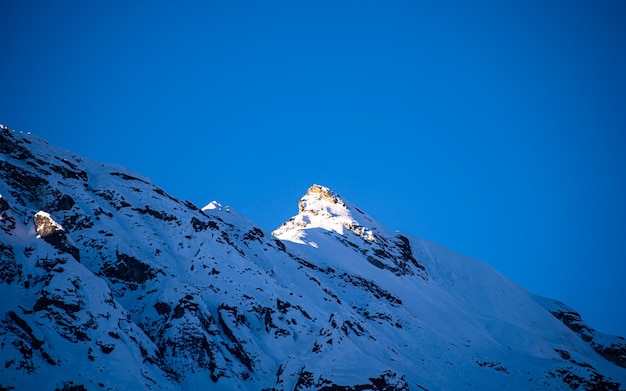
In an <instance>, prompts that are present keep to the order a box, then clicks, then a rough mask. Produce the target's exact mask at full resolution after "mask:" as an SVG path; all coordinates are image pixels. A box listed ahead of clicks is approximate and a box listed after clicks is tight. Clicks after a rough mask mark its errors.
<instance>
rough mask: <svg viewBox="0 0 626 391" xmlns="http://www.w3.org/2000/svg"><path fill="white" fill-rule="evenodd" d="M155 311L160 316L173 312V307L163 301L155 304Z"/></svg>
mask: <svg viewBox="0 0 626 391" xmlns="http://www.w3.org/2000/svg"><path fill="white" fill-rule="evenodd" d="M154 309H155V310H156V312H157V313H158V314H159V315H164V314H169V313H170V312H171V311H172V307H171V306H170V305H169V304H167V303H164V302H162V301H157V302H156V303H154Z"/></svg>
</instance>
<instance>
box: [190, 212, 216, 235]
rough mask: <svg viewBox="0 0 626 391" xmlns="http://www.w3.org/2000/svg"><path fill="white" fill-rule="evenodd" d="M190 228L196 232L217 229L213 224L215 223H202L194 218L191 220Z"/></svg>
mask: <svg viewBox="0 0 626 391" xmlns="http://www.w3.org/2000/svg"><path fill="white" fill-rule="evenodd" d="M191 226H192V227H193V229H194V230H195V231H196V232H200V231H204V230H206V229H207V228H210V229H218V228H219V226H218V225H217V223H215V221H210V220H209V221H202V220H200V219H198V218H197V217H195V216H194V217H192V218H191Z"/></svg>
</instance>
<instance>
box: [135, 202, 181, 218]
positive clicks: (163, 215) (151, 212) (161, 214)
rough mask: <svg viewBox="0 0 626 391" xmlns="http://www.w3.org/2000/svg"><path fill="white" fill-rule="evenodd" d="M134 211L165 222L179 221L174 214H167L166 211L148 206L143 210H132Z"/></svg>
mask: <svg viewBox="0 0 626 391" xmlns="http://www.w3.org/2000/svg"><path fill="white" fill-rule="evenodd" d="M132 209H133V210H134V211H135V212H138V213H141V214H143V215H149V216H152V217H154V218H157V219H159V220H163V221H176V220H177V218H176V216H174V215H173V214H170V213H167V212H165V211H157V210H154V209H152V208H151V207H150V205H146V207H145V208H143V209H141V208H132Z"/></svg>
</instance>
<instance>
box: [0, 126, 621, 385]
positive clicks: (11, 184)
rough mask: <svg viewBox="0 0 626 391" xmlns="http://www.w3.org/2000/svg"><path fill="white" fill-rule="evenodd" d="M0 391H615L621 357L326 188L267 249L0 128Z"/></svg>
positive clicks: (578, 324) (559, 308)
mask: <svg viewBox="0 0 626 391" xmlns="http://www.w3.org/2000/svg"><path fill="white" fill-rule="evenodd" d="M0 194H1V195H2V196H1V197H0V257H1V258H0V259H1V262H2V268H1V269H0V292H1V293H2V297H3V298H5V299H4V300H3V301H2V304H0V346H1V349H2V350H1V352H0V364H1V365H0V389H16V390H22V389H33V388H42V389H61V390H63V389H64V390H80V389H89V390H91V389H93V390H100V389H118V390H125V389H153V390H157V389H167V390H212V389H215V390H218V389H219V390H224V389H248V390H260V389H268V390H270V389H275V390H313V389H315V390H317V389H327V390H329V389H334V390H368V389H370V390H423V389H427V390H450V389H476V390H485V389H502V388H509V389H529V390H543V389H551V390H567V389H582V390H584V389H586V390H596V389H597V390H617V389H620V385H619V384H625V383H626V369H625V367H626V344H625V341H624V339H622V338H620V337H612V336H608V335H604V334H601V333H598V332H596V331H594V330H592V329H591V328H589V327H588V326H587V325H585V323H584V322H583V321H582V319H580V316H579V315H578V314H577V313H575V312H574V311H573V310H571V309H570V308H568V307H566V306H565V305H564V304H562V303H559V302H557V301H554V300H551V299H546V298H540V297H537V296H535V295H533V294H531V293H529V292H527V291H525V290H524V289H522V288H520V287H519V286H516V285H515V284H513V283H512V282H511V281H509V280H508V279H506V278H505V277H503V276H502V275H500V274H499V273H498V272H496V271H495V270H493V269H492V268H490V267H489V266H488V265H486V264H484V263H482V262H480V261H477V260H474V259H471V258H469V257H466V256H463V255H460V254H457V253H454V252H452V251H450V250H447V249H444V248H441V247H439V246H437V245H435V244H433V243H429V242H426V241H424V240H420V239H418V238H412V237H409V236H407V235H404V234H401V233H398V232H396V231H393V230H391V229H389V228H386V227H385V226H384V225H382V224H381V223H379V222H377V221H376V220H374V219H373V218H372V217H371V216H368V215H367V214H366V213H365V212H363V211H362V210H360V209H359V208H358V207H357V206H355V205H354V204H352V203H350V202H349V201H348V200H346V199H344V198H342V197H340V196H339V195H338V194H336V193H334V192H333V191H332V190H330V189H328V188H325V187H323V186H318V185H314V186H312V187H311V188H310V189H309V190H308V191H307V193H306V194H305V196H304V197H303V198H302V199H301V200H300V203H299V212H298V215H296V216H294V217H292V218H291V219H289V220H288V221H287V222H285V223H284V224H283V225H282V226H281V227H279V228H278V229H277V230H276V231H274V236H272V234H270V233H268V232H266V231H264V230H263V229H261V228H259V227H257V226H256V225H255V224H254V223H253V222H251V221H250V220H249V219H247V218H246V217H245V216H242V215H240V214H238V213H237V212H236V211H235V210H233V209H231V208H227V207H224V206H222V205H221V204H219V203H218V202H212V203H210V204H208V205H207V206H206V207H204V208H202V209H199V208H197V207H196V206H194V205H193V204H191V203H190V202H186V201H181V200H179V199H177V198H175V197H173V196H171V195H169V194H167V193H166V192H165V191H163V190H162V189H160V188H158V187H157V186H155V185H153V184H152V183H151V182H150V181H149V180H148V179H146V178H143V177H142V176H140V175H138V174H136V173H133V172H129V171H128V170H125V169H124V168H122V167H119V166H114V165H109V164H102V163H97V162H93V161H90V160H88V159H85V158H82V157H79V156H76V155H74V154H72V153H71V152H67V151H63V150H60V149H57V148H54V147H52V146H50V145H48V144H47V143H46V142H45V141H43V140H41V139H39V138H37V137H35V136H32V135H25V134H18V133H14V132H12V131H10V130H8V129H6V128H2V129H0Z"/></svg>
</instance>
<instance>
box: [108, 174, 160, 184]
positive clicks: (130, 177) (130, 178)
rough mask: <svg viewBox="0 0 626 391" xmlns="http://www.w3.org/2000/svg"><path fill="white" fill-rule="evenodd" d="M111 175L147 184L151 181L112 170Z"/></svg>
mask: <svg viewBox="0 0 626 391" xmlns="http://www.w3.org/2000/svg"><path fill="white" fill-rule="evenodd" d="M111 175H113V176H117V177H120V178H122V179H124V180H127V181H138V182H141V183H145V184H146V185H149V184H150V183H148V182H146V181H144V180H143V179H139V178H135V177H134V176H131V175H128V174H125V173H123V172H112V173H111Z"/></svg>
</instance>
